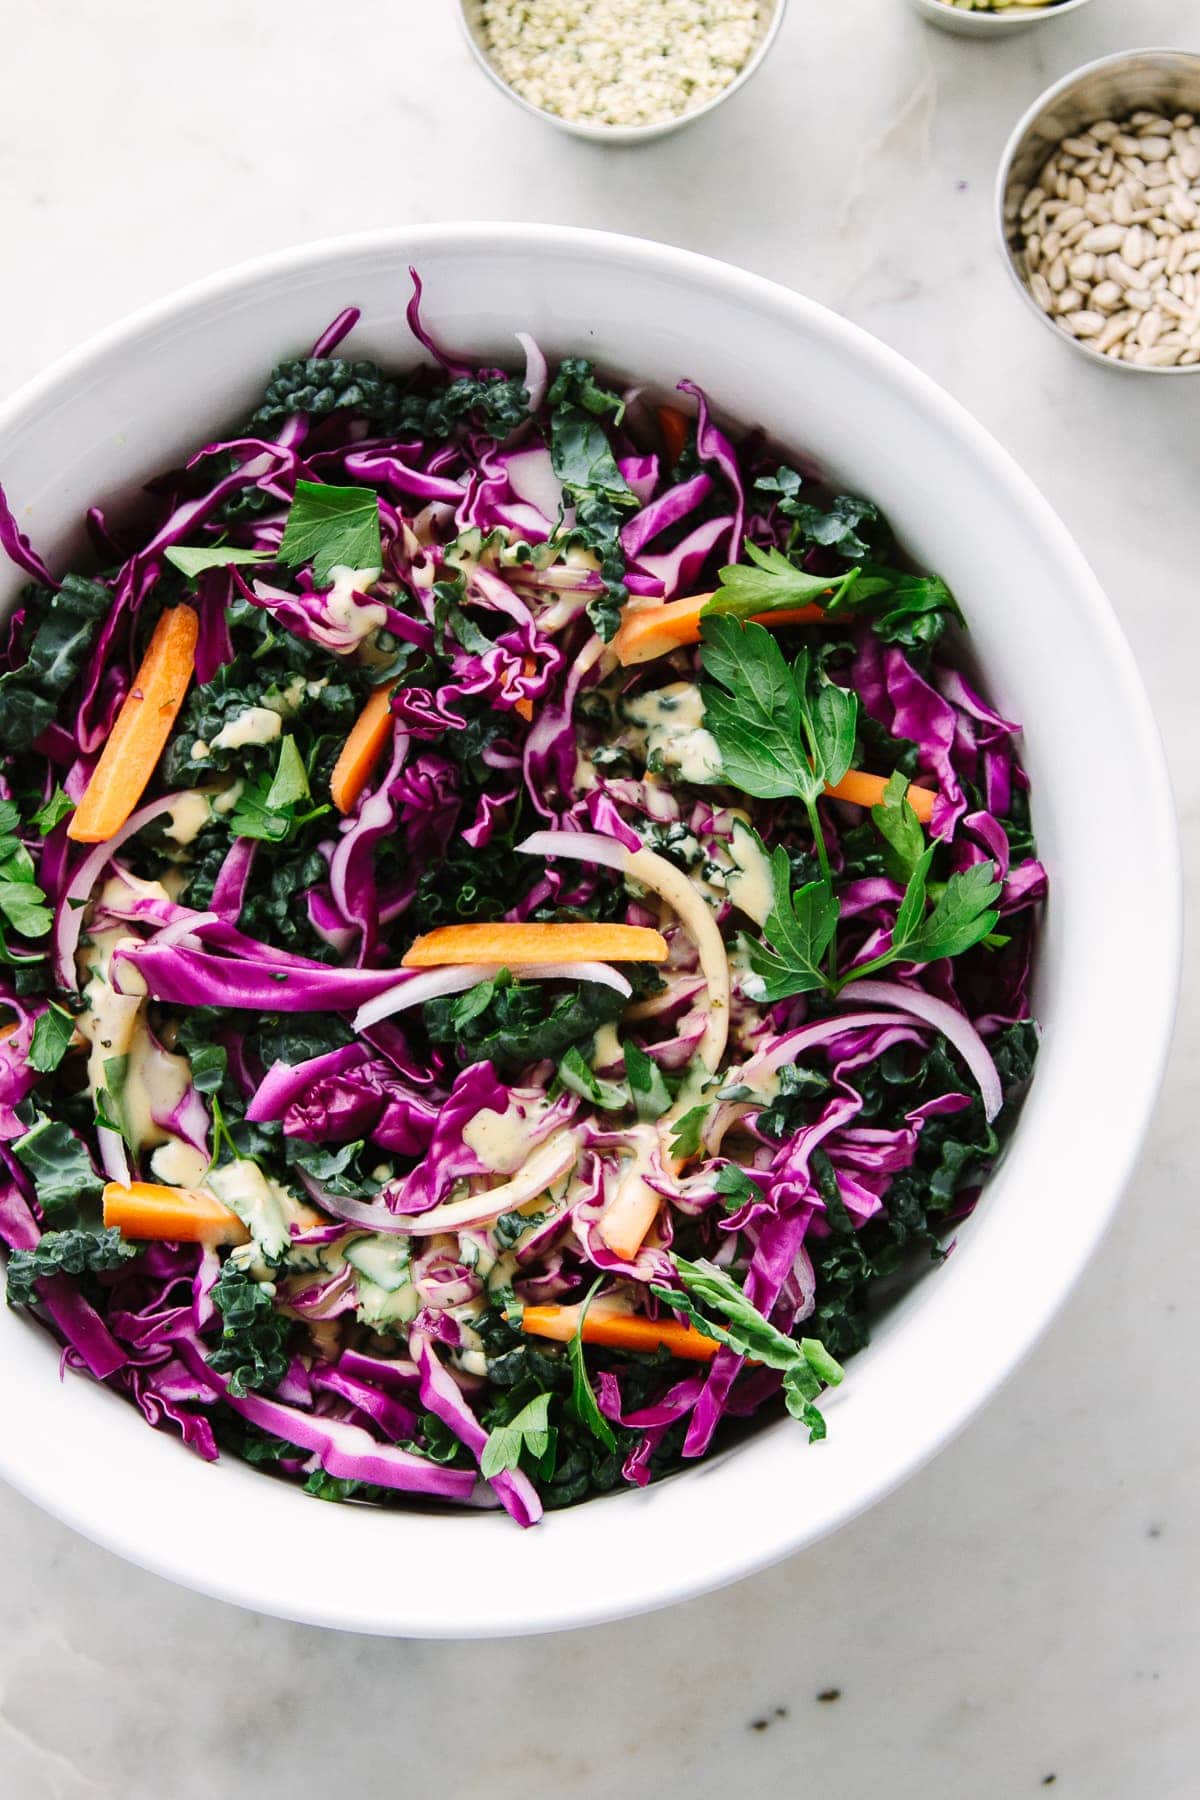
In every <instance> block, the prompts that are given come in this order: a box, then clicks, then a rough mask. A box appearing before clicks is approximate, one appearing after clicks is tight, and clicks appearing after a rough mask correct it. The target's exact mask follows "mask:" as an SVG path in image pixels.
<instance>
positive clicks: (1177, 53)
mask: <svg viewBox="0 0 1200 1800" xmlns="http://www.w3.org/2000/svg"><path fill="white" fill-rule="evenodd" d="M963 16H964V17H970V15H969V14H964V15H963ZM1143 107H1145V108H1147V109H1153V110H1156V111H1160V112H1167V113H1177V112H1190V113H1195V115H1196V117H1197V118H1198V119H1200V55H1193V54H1192V53H1191V52H1190V51H1187V50H1122V51H1121V52H1119V54H1117V55H1116V56H1104V57H1101V58H1100V60H1099V61H1098V62H1093V63H1088V64H1086V65H1085V67H1083V68H1082V69H1076V70H1075V71H1074V73H1073V74H1071V75H1066V76H1064V77H1063V79H1062V80H1061V81H1059V82H1056V83H1055V85H1054V86H1053V87H1052V88H1047V90H1046V92H1045V93H1044V94H1043V95H1042V96H1041V97H1040V99H1037V100H1035V101H1034V103H1033V105H1032V106H1031V107H1030V108H1029V111H1028V112H1027V113H1026V114H1025V116H1024V117H1023V118H1022V119H1021V120H1020V122H1019V123H1018V125H1017V126H1016V128H1015V130H1014V131H1013V134H1012V136H1011V137H1010V138H1009V140H1008V143H1007V144H1006V145H1005V148H1004V154H1003V155H1002V157H1001V159H1000V172H999V175H998V176H997V180H996V225H997V229H998V231H999V234H1000V248H1001V252H1002V254H1003V256H1004V261H1005V264H1006V266H1007V268H1008V272H1009V274H1010V275H1011V276H1012V279H1013V281H1014V282H1015V284H1016V286H1017V289H1018V291H1019V292H1020V294H1021V297H1022V299H1023V300H1024V302H1025V304H1026V306H1028V307H1029V308H1030V310H1031V311H1032V312H1033V313H1034V314H1035V315H1036V316H1037V318H1039V319H1040V320H1041V322H1042V324H1043V325H1044V326H1045V327H1046V328H1047V329H1048V330H1050V331H1052V332H1053V333H1054V335H1055V337H1056V338H1057V339H1058V340H1059V341H1060V342H1061V343H1065V344H1069V345H1070V346H1071V347H1072V349H1074V350H1077V351H1078V352H1079V354H1080V355H1081V356H1086V357H1087V359H1088V361H1089V362H1092V363H1100V364H1102V365H1103V366H1104V367H1105V368H1108V369H1119V370H1122V371H1124V372H1125V373H1127V374H1132V375H1197V374H1200V363H1185V364H1182V365H1180V364H1173V365H1170V366H1167V367H1165V368H1156V367H1153V366H1150V365H1146V364H1138V363H1127V362H1115V361H1114V360H1113V359H1112V357H1110V356H1106V355H1105V354H1104V353H1103V352H1102V351H1099V350H1094V349H1092V348H1091V346H1090V345H1089V344H1088V343H1087V342H1086V341H1085V340H1084V339H1081V338H1077V337H1073V336H1072V335H1071V333H1070V332H1069V331H1064V330H1063V328H1062V327H1061V326H1060V325H1058V324H1056V323H1055V321H1054V320H1053V319H1052V318H1050V317H1049V316H1048V315H1047V314H1046V313H1044V312H1043V311H1042V309H1041V307H1040V306H1039V305H1038V303H1037V301H1036V300H1035V299H1034V297H1033V294H1032V293H1031V292H1030V288H1029V284H1028V282H1027V280H1026V278H1025V275H1024V272H1023V271H1022V269H1021V266H1020V264H1019V262H1018V260H1017V258H1018V255H1019V249H1020V243H1021V237H1022V232H1021V227H1020V222H1019V211H1020V205H1021V201H1022V199H1023V197H1024V196H1025V194H1026V193H1028V191H1029V189H1030V188H1031V187H1032V186H1033V185H1034V182H1035V180H1036V177H1037V174H1038V172H1039V170H1040V169H1041V168H1042V166H1043V164H1044V163H1045V161H1046V158H1047V157H1048V156H1049V155H1050V152H1051V151H1052V150H1054V149H1055V148H1056V146H1057V145H1058V144H1060V143H1061V142H1062V140H1063V138H1065V137H1070V136H1071V135H1072V133H1075V132H1079V131H1082V130H1083V129H1084V128H1085V127H1086V126H1088V125H1091V124H1094V123H1095V122H1096V120H1097V119H1116V120H1118V121H1119V120H1121V119H1123V118H1127V117H1128V116H1129V114H1130V113H1133V112H1137V111H1138V110H1139V109H1140V108H1143Z"/></svg>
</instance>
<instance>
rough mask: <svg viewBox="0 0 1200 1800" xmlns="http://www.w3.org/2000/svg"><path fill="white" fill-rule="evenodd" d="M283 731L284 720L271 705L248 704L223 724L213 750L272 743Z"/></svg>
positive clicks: (213, 742)
mask: <svg viewBox="0 0 1200 1800" xmlns="http://www.w3.org/2000/svg"><path fill="white" fill-rule="evenodd" d="M282 731H283V720H282V719H281V718H280V716H279V714H278V713H277V712H275V711H273V710H272V708H271V707H269V706H247V707H244V708H243V710H242V711H241V712H240V713H235V714H234V716H233V718H232V719H230V720H229V721H228V723H227V724H225V725H222V727H221V729H220V731H218V733H217V735H216V737H215V738H214V739H213V740H212V745H211V748H212V749H213V750H244V749H246V747H247V746H248V745H250V744H270V743H273V742H274V740H275V739H276V738H277V737H279V735H280V734H281V732H282Z"/></svg>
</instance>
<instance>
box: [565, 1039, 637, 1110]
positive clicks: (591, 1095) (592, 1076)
mask: <svg viewBox="0 0 1200 1800" xmlns="http://www.w3.org/2000/svg"><path fill="white" fill-rule="evenodd" d="M558 1079H559V1080H560V1081H561V1082H562V1084H563V1086H564V1087H565V1088H569V1089H570V1091H571V1093H573V1094H578V1095H579V1097H580V1099H581V1100H590V1101H591V1103H592V1105H593V1106H598V1107H599V1108H600V1109H601V1111H602V1112H620V1111H622V1110H623V1109H624V1108H625V1107H626V1106H628V1105H629V1090H628V1088H627V1087H626V1086H625V1085H624V1083H623V1082H619V1081H602V1080H601V1078H600V1076H599V1075H597V1074H596V1072H595V1070H594V1069H592V1068H591V1067H589V1065H588V1063H587V1062H586V1061H585V1060H584V1057H583V1053H582V1052H581V1051H580V1049H579V1047H578V1045H576V1044H572V1046H571V1048H570V1049H569V1050H568V1051H567V1053H566V1055H565V1056H564V1057H563V1059H562V1061H561V1062H560V1063H559V1065H558Z"/></svg>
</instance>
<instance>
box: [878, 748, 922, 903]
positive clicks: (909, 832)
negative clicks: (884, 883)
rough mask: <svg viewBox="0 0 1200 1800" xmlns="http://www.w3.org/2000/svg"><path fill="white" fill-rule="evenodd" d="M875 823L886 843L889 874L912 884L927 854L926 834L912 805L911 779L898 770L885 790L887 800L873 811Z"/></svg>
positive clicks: (884, 794)
mask: <svg viewBox="0 0 1200 1800" xmlns="http://www.w3.org/2000/svg"><path fill="white" fill-rule="evenodd" d="M871 820H872V823H873V824H874V825H875V828H876V830H877V831H878V832H879V835H880V837H881V838H882V839H883V841H884V845H885V848H884V852H883V861H884V866H885V868H886V869H887V871H888V874H889V875H892V876H894V878H895V879H896V880H897V881H902V882H904V883H906V884H907V883H908V882H909V881H911V879H912V877H913V874H914V872H915V871H916V868H917V866H918V864H919V863H920V861H921V858H922V857H923V856H924V854H925V833H924V832H923V831H922V830H921V821H920V820H919V819H918V818H917V815H916V813H915V812H914V811H913V809H912V807H911V806H910V805H909V801H908V781H907V778H906V777H905V776H904V775H903V774H902V773H901V772H900V770H899V769H897V770H896V772H895V774H894V775H892V777H891V779H890V780H889V782H888V784H887V787H886V788H885V789H884V791H883V799H882V800H881V801H880V803H879V805H878V806H873V807H872V808H871Z"/></svg>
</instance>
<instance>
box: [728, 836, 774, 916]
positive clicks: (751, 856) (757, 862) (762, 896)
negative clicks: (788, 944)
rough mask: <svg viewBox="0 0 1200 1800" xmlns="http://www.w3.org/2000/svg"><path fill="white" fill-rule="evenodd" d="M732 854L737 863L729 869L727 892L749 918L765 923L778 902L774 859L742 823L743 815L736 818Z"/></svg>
mask: <svg viewBox="0 0 1200 1800" xmlns="http://www.w3.org/2000/svg"><path fill="white" fill-rule="evenodd" d="M729 854H730V856H732V858H733V861H734V867H733V868H732V869H729V870H727V871H726V875H725V891H726V893H727V894H728V895H729V898H730V899H731V900H732V901H733V904H734V905H735V906H736V907H737V908H738V909H739V910H740V911H741V912H744V913H745V914H746V916H747V918H750V919H753V920H754V923H755V924H756V925H759V926H762V925H765V924H766V922H767V915H768V913H769V912H770V911H771V908H772V907H773V906H774V904H775V894H774V888H773V885H772V882H771V861H770V858H769V857H768V856H767V853H766V851H765V850H764V849H763V847H762V844H761V843H760V842H759V841H758V839H757V838H756V837H755V835H754V833H753V832H752V831H751V830H750V828H749V826H748V825H743V824H742V822H741V820H740V819H735V820H734V825H733V836H732V837H731V839H730V842H729Z"/></svg>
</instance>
